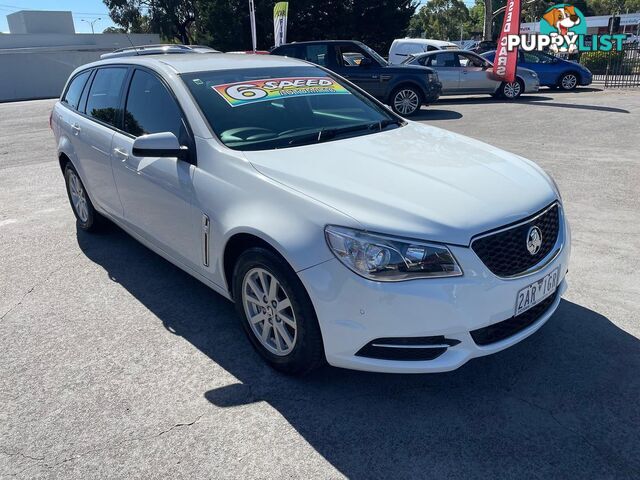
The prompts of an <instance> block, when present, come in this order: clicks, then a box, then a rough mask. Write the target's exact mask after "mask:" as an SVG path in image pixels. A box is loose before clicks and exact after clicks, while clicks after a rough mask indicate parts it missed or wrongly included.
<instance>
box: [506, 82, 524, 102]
mask: <svg viewBox="0 0 640 480" xmlns="http://www.w3.org/2000/svg"><path fill="white" fill-rule="evenodd" d="M521 89H522V88H521V87H520V82H518V81H517V80H516V81H515V82H511V83H505V84H504V89H503V93H504V96H505V97H507V98H511V99H513V98H517V97H518V96H519V95H520V90H521Z"/></svg>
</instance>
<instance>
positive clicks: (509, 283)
mask: <svg viewBox="0 0 640 480" xmlns="http://www.w3.org/2000/svg"><path fill="white" fill-rule="evenodd" d="M146 53H147V54H145V55H137V56H122V57H118V56H115V57H113V58H110V59H107V60H102V61H99V62H96V63H92V64H89V65H84V66H82V67H81V68H79V69H78V70H76V71H75V72H74V73H73V74H72V75H71V77H70V79H69V81H68V83H67V85H66V87H65V89H64V92H63V94H62V97H61V99H60V101H59V102H57V103H56V105H55V107H54V109H53V112H52V117H51V123H52V128H53V132H54V134H55V138H56V145H57V156H58V158H59V161H60V167H61V169H62V172H63V173H64V177H65V181H66V185H67V190H68V194H69V199H70V202H71V206H72V208H73V212H74V213H75V215H76V217H77V225H78V227H79V228H80V229H81V230H86V231H94V230H96V229H97V228H98V227H99V226H100V224H101V223H102V222H104V220H105V219H109V220H111V221H113V222H114V223H116V224H117V225H119V226H120V227H122V228H123V229H124V230H125V231H127V232H128V233H129V234H131V235H132V236H133V237H134V238H136V239H137V240H139V241H140V242H142V243H143V244H144V245H146V246H147V247H149V248H150V249H152V250H154V251H155V252H157V253H158V254H159V255H161V256H162V257H164V258H166V259H168V260H169V261H171V262H173V263H174V264H175V265H177V266H179V267H180V268H182V269H183V270H185V271H186V272H188V273H190V274H191V275H193V276H194V277H196V278H197V279H199V280H200V281H202V282H204V283H205V284H207V285H208V286H210V287H211V288H212V289H213V290H215V291H216V292H218V293H219V294H220V295H222V296H224V297H226V298H228V299H230V300H232V301H234V302H235V303H236V306H237V311H238V315H239V318H240V319H241V322H242V325H243V326H244V329H245V331H246V333H247V336H248V338H249V339H250V341H251V343H252V345H253V346H254V347H255V349H256V350H257V351H258V352H259V353H260V355H262V357H263V358H264V359H265V360H266V361H267V362H268V363H269V364H271V365H272V366H274V367H275V368H277V369H279V370H282V371H284V372H287V373H292V374H301V373H304V372H307V371H309V370H310V369H312V368H314V367H316V366H318V365H320V364H322V363H323V362H324V361H325V360H326V361H327V362H328V363H330V364H331V365H335V366H339V367H346V368H353V369H360V370H370V371H384V372H438V371H446V370H451V369H455V368H457V367H459V366H460V365H462V364H463V363H465V362H466V361H468V360H469V359H471V358H474V357H478V356H481V355H486V354H489V353H493V352H497V351H499V350H502V349H504V348H506V347H509V346H511V345H513V344H515V343H517V342H519V341H520V340H522V339H523V338H525V337H527V336H529V335H531V334H532V333H533V332H535V331H536V330H537V329H538V328H540V326H541V325H543V324H544V323H545V322H546V321H547V320H548V319H549V317H550V316H551V315H552V314H553V312H554V311H555V309H556V308H557V306H558V304H559V302H560V295H561V294H562V293H563V292H564V290H565V289H566V280H565V273H566V271H567V267H568V261H569V251H570V234H569V226H568V224H567V221H566V219H565V216H564V211H563V207H562V200H561V198H560V195H559V193H558V190H557V187H556V185H555V183H554V182H553V180H552V179H551V178H550V177H549V176H548V175H546V174H545V173H544V172H543V171H542V170H541V169H540V168H539V167H537V166H536V165H535V164H534V163H532V162H530V161H527V160H525V159H523V158H521V157H518V156H516V155H513V154H510V153H507V152H504V151H501V150H499V149H497V148H494V147H491V146H489V145H486V144H483V143H481V142H478V141H476V140H472V139H470V138H467V137H463V136H460V135H457V134H454V133H451V132H448V131H445V130H441V129H438V128H435V127H431V126H427V125H422V124H419V123H414V122H409V121H406V120H404V119H402V118H401V117H398V116H396V115H395V114H393V113H392V112H390V111H389V110H388V109H387V108H386V107H384V106H383V105H382V104H380V103H379V102H378V101H376V100H374V99H373V98H372V97H370V96H369V95H367V94H365V93H364V92H363V91H361V90H360V89H358V88H357V87H355V86H353V85H352V84H350V83H349V82H347V81H346V80H344V79H343V78H341V77H338V76H336V75H335V74H333V73H331V72H329V71H327V70H325V69H323V68H321V67H318V66H315V65H311V64H308V63H306V62H303V61H299V60H295V59H289V58H284V57H279V56H254V55H226V54H216V55H198V54H163V55H149V54H148V53H149V52H146Z"/></svg>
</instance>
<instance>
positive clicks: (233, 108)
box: [181, 66, 403, 150]
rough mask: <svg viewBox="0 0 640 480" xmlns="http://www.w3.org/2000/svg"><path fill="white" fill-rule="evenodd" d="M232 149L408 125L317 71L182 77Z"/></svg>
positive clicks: (262, 70) (261, 70)
mask: <svg viewBox="0 0 640 480" xmlns="http://www.w3.org/2000/svg"><path fill="white" fill-rule="evenodd" d="M181 77H182V79H183V81H184V82H185V84H186V85H187V87H188V88H189V90H190V91H191V94H192V95H193V97H194V99H195V101H196V103H197V104H198V106H199V107H200V109H201V111H202V112H203V113H204V116H205V118H206V119H207V122H208V123H209V125H210V126H211V128H212V130H213V131H214V132H215V134H216V135H217V136H218V138H219V139H220V141H221V142H222V143H224V144H225V145H226V146H227V147H229V148H233V149H236V150H271V149H276V148H287V147H293V146H298V145H304V144H311V143H320V142H324V141H330V140H335V139H339V138H345V137H352V136H359V135H367V134H374V133H376V132H379V131H381V130H384V129H387V128H397V126H398V125H401V124H403V122H402V121H401V120H400V119H398V118H397V117H395V116H394V115H393V114H392V113H390V112H389V111H388V110H387V109H386V108H384V107H382V106H380V105H378V104H377V103H376V102H374V101H372V100H370V99H369V98H367V97H365V96H363V95H362V94H360V93H359V92H357V91H356V90H353V89H352V88H351V87H350V86H349V85H347V84H342V83H340V81H339V80H337V79H336V78H335V77H333V76H332V75H331V74H330V73H328V72H326V71H324V70H321V69H320V68H316V67H311V66H300V67H275V68H255V69H243V70H220V71H210V72H197V73H189V74H183V75H181Z"/></svg>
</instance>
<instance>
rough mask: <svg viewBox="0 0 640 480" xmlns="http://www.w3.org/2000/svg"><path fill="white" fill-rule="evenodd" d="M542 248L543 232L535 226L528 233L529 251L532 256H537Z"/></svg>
mask: <svg viewBox="0 0 640 480" xmlns="http://www.w3.org/2000/svg"><path fill="white" fill-rule="evenodd" d="M541 247H542V232H541V231H540V229H539V228H538V227H536V226H535V225H534V226H533V227H531V228H530V229H529V233H527V250H528V251H529V253H530V254H531V255H535V254H536V253H538V252H539V251H540V248H541Z"/></svg>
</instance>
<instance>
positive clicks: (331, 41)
mask: <svg viewBox="0 0 640 480" xmlns="http://www.w3.org/2000/svg"><path fill="white" fill-rule="evenodd" d="M313 43H362V42H360V41H358V40H308V41H306V42H291V43H283V44H282V45H280V46H278V47H276V48H280V47H284V46H285V45H310V44H313ZM274 50H275V48H274Z"/></svg>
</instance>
